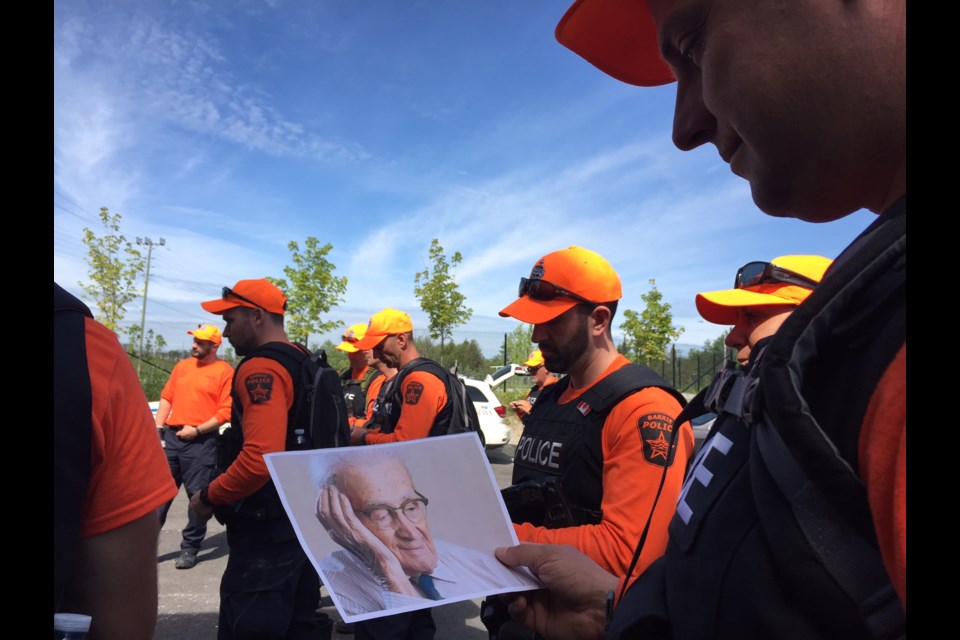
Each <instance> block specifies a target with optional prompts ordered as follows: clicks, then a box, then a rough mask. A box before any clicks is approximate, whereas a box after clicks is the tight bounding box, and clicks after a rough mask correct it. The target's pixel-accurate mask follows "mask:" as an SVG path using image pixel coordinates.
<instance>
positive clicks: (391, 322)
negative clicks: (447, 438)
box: [351, 307, 453, 640]
mask: <svg viewBox="0 0 960 640" xmlns="http://www.w3.org/2000/svg"><path fill="white" fill-rule="evenodd" d="M354 346H355V347H356V348H357V349H360V350H361V351H365V350H371V351H372V352H373V357H374V358H376V359H377V360H379V361H380V362H382V363H383V364H384V365H385V366H387V367H391V368H395V369H397V374H396V375H395V376H394V377H393V378H392V379H391V380H390V381H389V382H387V383H385V384H384V386H383V389H382V390H381V392H380V398H379V404H380V406H379V408H378V410H377V416H378V418H377V419H378V421H379V423H378V424H376V425H372V426H373V427H374V428H369V429H368V428H355V429H354V430H353V431H352V433H351V440H352V442H353V444H355V445H368V444H370V445H372V444H382V443H387V442H402V441H405V440H415V439H418V438H426V437H429V436H431V435H436V434H443V433H446V432H447V426H448V425H449V423H450V420H451V416H452V413H453V403H451V402H450V401H449V400H448V398H449V396H448V391H447V389H448V386H447V382H446V376H448V375H450V374H448V373H447V372H446V371H445V370H444V369H443V368H442V367H441V366H440V365H439V364H437V363H436V362H433V361H432V360H429V359H428V358H422V357H420V354H419V352H418V351H417V346H416V344H414V341H413V321H412V320H411V319H410V316H409V315H408V314H407V313H406V312H404V311H400V310H398V309H391V308H389V307H387V308H386V309H383V310H381V311H379V312H377V313H375V314H374V315H373V316H372V317H371V318H370V322H369V324H368V325H367V327H366V333H365V334H364V336H363V338H362V339H360V340H359V341H357V342H355V343H354ZM435 630H436V625H435V624H434V622H433V615H432V614H431V612H430V609H420V610H418V611H411V612H408V613H399V614H396V615H391V616H385V617H382V618H376V619H373V620H364V621H362V622H357V623H356V624H355V625H354V632H355V634H356V638H357V640H379V639H380V638H432V637H433V635H434V631H435Z"/></svg>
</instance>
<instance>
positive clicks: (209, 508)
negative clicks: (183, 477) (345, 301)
mask: <svg viewBox="0 0 960 640" xmlns="http://www.w3.org/2000/svg"><path fill="white" fill-rule="evenodd" d="M201 306H202V307H203V308H204V309H205V310H206V311H209V312H210V313H214V314H218V315H221V316H223V320H224V322H225V323H226V326H225V328H224V331H223V335H224V336H225V337H226V338H227V339H228V340H230V344H231V345H232V346H233V348H234V351H236V352H237V355H240V356H244V358H243V360H241V361H240V363H239V364H238V365H237V369H236V372H235V374H234V378H233V391H232V395H233V412H232V414H231V418H230V428H229V429H227V430H226V431H225V432H224V434H223V435H222V436H221V445H220V453H219V459H218V461H217V467H218V469H219V470H221V474H220V475H218V476H217V477H216V478H214V480H213V481H212V482H211V483H210V484H209V485H208V486H206V487H204V488H203V489H201V490H200V491H199V492H197V493H196V494H194V496H193V498H191V500H190V506H191V507H192V508H193V509H195V510H196V512H197V515H198V517H200V518H204V519H206V520H209V519H210V517H211V515H213V513H214V512H216V514H217V518H218V519H219V520H221V521H222V522H223V523H224V524H225V525H226V529H227V543H228V544H229V545H230V556H229V559H228V560H227V568H226V569H225V570H224V573H223V579H222V580H221V582H220V618H219V622H218V630H217V637H218V638H219V639H220V640H226V639H232V638H287V639H289V640H293V639H298V640H299V639H301V638H302V639H307V638H310V639H314V638H316V637H319V635H318V634H319V628H318V620H317V616H316V610H317V608H318V607H319V604H320V578H319V576H318V575H317V572H316V570H315V569H314V568H313V565H312V564H311V563H310V561H309V559H308V558H307V556H306V554H305V553H304V552H303V548H302V547H301V546H300V543H299V541H298V540H297V536H296V533H295V532H294V529H293V526H292V525H291V524H290V520H289V519H288V517H287V514H286V511H285V510H284V508H283V504H282V503H281V502H280V498H279V496H278V494H277V490H276V488H275V487H274V484H273V481H272V480H271V479H270V473H269V471H268V470H267V465H266V463H265V462H264V458H263V456H264V455H265V454H268V453H273V452H277V451H286V450H287V449H288V448H290V447H292V446H294V444H293V443H294V442H295V439H294V434H292V433H291V431H292V429H291V428H289V427H288V425H289V423H291V422H292V421H293V420H294V419H295V417H296V416H294V415H293V413H294V412H295V411H296V407H297V402H296V399H297V396H298V394H300V393H303V392H304V390H303V389H302V388H300V387H301V383H300V378H299V376H298V375H297V372H298V370H299V366H300V363H301V362H302V360H303V359H304V358H307V357H308V356H309V355H310V354H309V352H308V351H307V350H306V349H305V348H303V347H302V346H301V345H294V344H292V343H290V341H289V340H288V339H287V333H286V331H285V330H284V327H283V316H284V312H285V311H286V306H287V298H286V296H285V295H284V294H283V292H282V291H281V290H280V289H278V288H277V287H276V286H275V285H274V284H272V283H271V282H270V281H268V280H266V279H259V280H241V281H239V282H237V284H235V285H234V286H233V287H232V288H231V287H224V288H223V290H222V292H221V297H220V298H217V299H215V300H208V301H206V302H202V303H201ZM344 437H346V434H344ZM328 622H329V621H328ZM327 634H328V637H329V630H328V631H327Z"/></svg>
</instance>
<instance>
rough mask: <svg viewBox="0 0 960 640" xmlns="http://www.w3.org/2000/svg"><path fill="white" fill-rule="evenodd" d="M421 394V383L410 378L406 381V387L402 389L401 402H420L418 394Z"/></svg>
mask: <svg viewBox="0 0 960 640" xmlns="http://www.w3.org/2000/svg"><path fill="white" fill-rule="evenodd" d="M422 394H423V383H422V382H416V381H413V380H411V381H410V382H408V383H407V388H406V389H404V391H403V402H404V403H405V404H417V403H418V402H420V396H421V395H422Z"/></svg>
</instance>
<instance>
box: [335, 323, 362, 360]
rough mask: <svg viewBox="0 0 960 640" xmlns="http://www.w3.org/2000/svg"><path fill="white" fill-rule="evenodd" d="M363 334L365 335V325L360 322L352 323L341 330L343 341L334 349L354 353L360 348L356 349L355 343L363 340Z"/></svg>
mask: <svg viewBox="0 0 960 640" xmlns="http://www.w3.org/2000/svg"><path fill="white" fill-rule="evenodd" d="M365 335H367V325H365V324H362V323H361V324H352V325H350V326H349V327H347V330H346V331H344V332H343V342H341V343H340V344H338V345H337V346H335V347H334V349H338V350H340V351H344V352H346V353H356V352H358V351H360V349H357V347H356V344H357V342H359V341H360V340H363V337H364V336H365Z"/></svg>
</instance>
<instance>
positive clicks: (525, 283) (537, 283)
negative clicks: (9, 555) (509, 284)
mask: <svg viewBox="0 0 960 640" xmlns="http://www.w3.org/2000/svg"><path fill="white" fill-rule="evenodd" d="M524 295H528V296H530V299H531V300H540V301H547V300H553V299H554V298H561V297H567V298H573V299H574V300H579V301H580V302H586V303H587V304H595V303H594V302H593V300H587V299H586V298H584V297H583V296H578V295H577V294H575V293H573V292H571V291H567V290H566V289H562V288H560V287H558V286H557V285H555V284H553V283H552V282H547V281H546V280H541V279H539V278H520V290H519V292H518V293H517V297H520V298H522V297H523V296H524Z"/></svg>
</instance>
